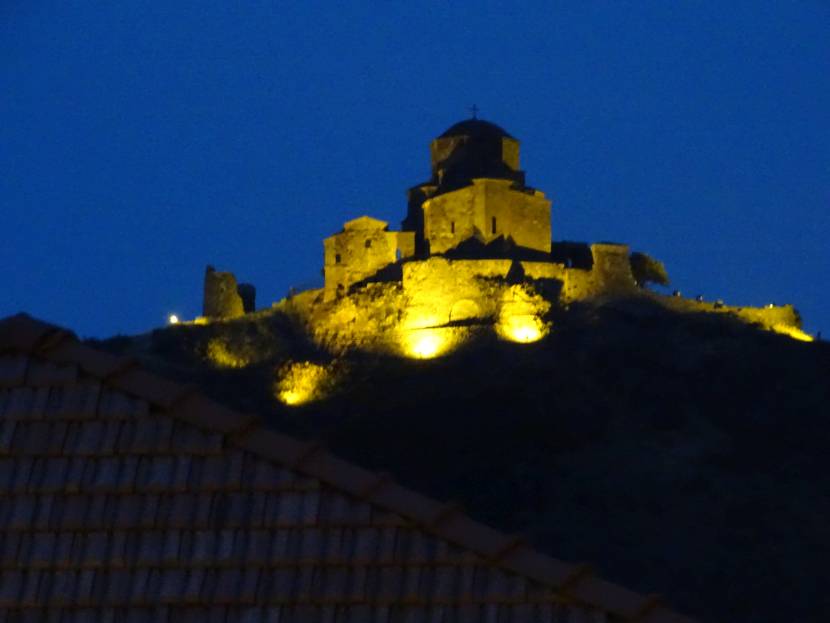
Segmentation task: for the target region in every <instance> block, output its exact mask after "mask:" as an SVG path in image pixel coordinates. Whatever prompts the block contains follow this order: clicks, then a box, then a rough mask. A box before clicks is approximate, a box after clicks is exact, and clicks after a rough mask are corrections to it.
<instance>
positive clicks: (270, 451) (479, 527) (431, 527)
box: [0, 313, 696, 623]
mask: <svg viewBox="0 0 830 623" xmlns="http://www.w3.org/2000/svg"><path fill="white" fill-rule="evenodd" d="M2 352H18V353H25V354H28V355H34V356H41V357H43V358H45V359H48V360H51V361H55V362H57V363H63V364H71V365H77V366H78V367H79V368H80V369H82V370H83V371H84V372H85V373H87V374H89V375H90V376H92V377H94V378H97V379H99V380H100V381H101V382H102V383H104V384H106V385H108V386H110V387H112V388H114V389H118V390H120V391H123V392H125V393H128V394H132V395H133V396H135V397H137V398H141V399H143V400H146V401H147V402H149V403H151V404H153V405H154V406H156V407H158V408H160V409H161V410H162V411H163V412H164V413H165V414H166V415H168V416H170V417H173V418H175V419H179V420H184V421H186V422H187V423H189V424H192V425H195V426H197V427H201V428H203V429H206V430H210V431H213V432H217V433H219V434H221V435H223V436H225V438H226V441H227V442H228V443H229V444H230V445H233V446H235V447H238V448H239V449H242V450H245V451H248V452H251V453H253V454H256V455H257V456H259V457H261V458H263V459H265V460H271V461H275V462H277V463H280V464H281V465H283V466H285V467H288V468H290V469H294V470H296V471H298V472H301V473H303V474H305V475H307V476H310V477H313V478H317V479H319V480H321V481H322V482H325V483H326V484H328V485H330V486H332V487H333V488H335V489H340V490H342V491H345V492H346V493H348V494H349V495H352V496H357V497H362V498H363V499H365V500H366V501H367V502H369V503H371V504H373V505H375V506H380V507H382V508H385V509H386V510H389V511H391V512H394V513H396V514H399V515H401V516H402V517H404V518H406V519H408V520H410V521H412V522H413V523H414V524H416V525H417V526H418V527H419V528H420V529H422V530H424V531H425V532H427V533H430V534H432V535H434V536H436V537H439V538H442V539H445V540H447V541H450V542H452V543H454V544H456V545H459V546H461V547H464V548H466V549H469V550H471V551H472V552H474V553H475V554H477V555H479V556H481V557H482V558H483V559H485V560H488V561H490V562H491V564H493V565H494V566H497V567H500V568H502V569H504V570H505V571H509V572H511V573H515V574H518V575H522V576H524V577H526V578H529V579H531V580H533V581H535V582H538V583H539V584H542V585H544V586H547V587H549V588H550V589H552V590H554V591H557V592H559V593H561V594H562V595H563V596H565V597H567V598H571V599H573V600H574V601H576V602H579V603H582V604H584V605H586V606H589V607H594V608H599V609H601V610H604V611H606V612H609V613H610V614H612V615H615V616H616V617H618V618H620V619H621V620H622V621H628V622H632V623H633V622H635V621H636V622H642V623H696V621H695V620H694V619H691V618H689V617H686V616H683V615H680V614H677V613H675V612H672V611H670V610H669V609H668V608H666V607H665V606H663V605H662V603H661V602H660V601H659V600H657V599H656V598H655V596H653V595H645V596H644V595H640V594H638V593H635V592H633V591H630V590H628V589H626V588H623V587H621V586H619V585H616V584H612V583H610V582H606V581H604V580H602V579H601V578H597V577H595V576H593V575H591V574H590V572H588V571H586V570H587V569H588V567H586V566H585V565H576V564H572V563H567V562H564V561H561V560H558V559H556V558H553V557H551V556H548V555H546V554H543V553H541V552H538V551H537V550H535V549H533V548H531V547H528V546H527V545H525V544H523V543H521V542H520V541H518V540H517V539H516V537H515V536H513V535H508V534H505V533H502V532H499V531H497V530H494V529H493V528H490V527H488V526H486V525H484V524H482V523H480V522H478V521H476V520H474V519H472V518H471V517H469V516H467V515H465V514H464V513H462V512H460V511H458V510H453V509H450V512H448V510H447V509H448V505H447V504H444V503H441V502H438V501H436V500H433V499H431V498H428V497H426V496H424V495H422V494H420V493H417V492H415V491H414V490H411V489H408V488H406V487H403V486H401V485H398V484H396V483H395V482H394V481H393V480H391V479H390V478H389V477H388V476H387V475H385V474H379V473H377V472H373V471H370V470H367V469H364V468H362V467H359V466H358V465H356V464H354V463H350V462H348V461H345V460H343V459H340V458H338V457H336V456H335V455H332V454H330V453H329V452H327V451H326V450H324V449H322V448H321V447H320V446H319V445H318V444H316V443H314V442H307V441H301V440H299V439H295V438H293V437H290V436H288V435H285V434H283V433H279V432H276V431H271V430H268V429H265V428H264V427H262V424H261V421H260V419H259V418H258V417H257V416H252V415H246V414H243V413H240V412H237V411H233V410H232V409H229V408H227V407H224V406H222V405H220V404H218V403H216V402H215V401H213V400H211V399H210V398H208V397H206V396H204V395H203V394H201V393H199V392H198V391H196V390H194V388H192V387H190V386H185V385H181V384H177V383H173V382H171V381H169V380H167V379H164V378H163V377H161V376H158V375H155V374H153V373H151V372H148V371H146V370H144V369H143V368H141V367H139V366H136V365H135V362H134V361H132V360H130V359H129V358H127V357H118V356H114V355H111V354H108V353H104V352H102V351H99V350H96V349H94V348H92V347H90V346H87V345H85V344H82V343H81V342H79V341H78V339H77V337H76V336H75V334H74V333H72V332H70V331H66V330H65V329H62V328H60V327H57V326H55V325H52V324H48V323H46V322H42V321H40V320H37V319H35V318H32V317H31V316H29V315H28V314H25V313H19V314H16V315H14V316H9V317H7V318H4V319H2V320H0V353H2Z"/></svg>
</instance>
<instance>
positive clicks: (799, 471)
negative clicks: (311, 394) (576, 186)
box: [95, 299, 830, 623]
mask: <svg viewBox="0 0 830 623" xmlns="http://www.w3.org/2000/svg"><path fill="white" fill-rule="evenodd" d="M550 320H551V322H552V326H553V330H552V331H551V333H550V334H549V335H548V336H547V337H546V338H544V339H543V340H541V341H539V342H536V343H533V344H513V343H506V342H502V341H499V340H497V339H496V338H495V337H492V338H490V337H480V338H479V339H477V340H475V341H473V342H471V343H469V344H467V345H465V346H464V347H463V348H461V349H459V350H458V351H456V352H454V353H452V354H450V355H448V356H446V357H443V358H439V359H433V360H409V359H402V358H396V357H390V356H381V355H375V354H369V353H361V352H351V353H346V354H343V355H340V356H339V357H336V358H335V357H334V356H332V355H331V354H329V353H327V352H325V351H323V350H321V349H319V348H318V347H316V346H315V345H314V344H312V343H311V342H310V341H309V340H308V339H307V338H306V336H305V334H304V331H303V328H302V326H300V324H298V322H297V320H296V319H295V318H293V317H292V316H291V315H290V314H288V313H285V312H283V311H268V312H262V313H258V314H254V315H250V316H245V317H243V318H240V319H238V320H235V321H229V322H221V323H211V324H208V325H204V326H195V325H190V326H188V325H179V326H172V327H168V328H164V329H159V330H156V331H154V332H152V333H150V334H146V335H141V336H134V337H124V336H119V337H114V338H111V339H109V340H104V341H96V342H95V345H96V346H97V347H99V348H104V349H107V350H110V351H112V352H116V353H119V354H125V355H131V356H133V357H136V358H138V359H140V360H141V362H142V363H143V364H144V365H146V366H148V367H150V368H152V369H154V370H155V371H157V372H159V373H161V374H164V375H166V376H168V377H171V378H174V379H176V380H180V381H185V382H190V383H194V384H196V385H198V386H200V388H201V389H202V390H204V391H205V392H206V393H208V394H209V395H211V396H212V397H213V398H215V399H217V400H219V401H222V402H224V403H226V404H228V405H230V406H233V407H235V408H236V409H239V410H241V411H244V412H249V413H257V414H259V415H261V416H262V417H263V419H265V421H266V422H267V423H268V424H269V425H270V426H272V427H274V428H276V429H279V430H283V431H285V432H289V433H291V434H294V435H298V436H301V437H305V438H309V439H318V440H320V441H321V442H323V443H325V444H326V445H327V446H328V447H329V448H330V449H331V450H332V451H334V452H335V453H337V454H340V455H341V456H343V457H344V458H349V459H352V460H354V461H356V462H359V463H361V464H363V465H365V466H367V467H370V468H373V469H379V470H384V471H387V472H389V473H391V474H392V475H393V476H394V478H396V479H397V480H399V481H400V482H401V483H403V484H406V485H408V486H411V487H413V488H415V489H418V490H421V491H423V492H425V493H428V494H430V495H432V496H435V497H437V498H439V499H445V500H456V501H458V502H459V503H460V504H461V505H462V506H464V507H465V509H466V510H467V511H468V512H470V514H472V515H473V516H474V517H476V518H477V519H480V520H482V521H485V522H489V523H490V524H492V525H493V526H495V527H498V528H501V529H503V530H507V531H511V532H515V533H518V534H521V535H522V536H524V537H525V539H526V540H527V541H528V542H530V543H532V544H533V545H535V546H537V547H538V548H539V549H541V550H543V551H545V552H547V553H550V554H552V555H554V556H557V557H559V558H563V559H565V560H570V561H574V562H588V563H590V564H591V565H592V566H594V567H595V568H596V569H597V570H598V571H599V572H601V573H602V574H603V575H604V576H605V577H607V578H608V579H609V580H611V581H615V582H619V583H621V584H624V585H626V586H628V587H630V588H632V589H634V590H638V591H641V592H656V593H659V594H661V595H663V596H664V597H665V598H666V600H667V601H668V602H669V603H670V604H672V606H673V607H675V608H676V609H678V610H679V611H681V612H685V613H687V614H690V615H693V616H696V617H698V618H700V619H701V620H702V621H711V622H714V621H722V620H745V621H755V622H759V623H763V622H770V623H771V622H773V621H782V620H788V621H805V622H807V621H825V620H826V613H827V612H828V611H830V594H828V593H827V592H826V591H822V590H820V588H819V587H820V585H821V584H822V578H823V577H824V576H823V571H824V568H825V564H826V561H827V560H828V559H830V525H828V522H827V517H828V516H830V452H828V451H827V448H828V447H830V426H828V414H829V413H830V409H828V405H829V404H830V382H828V379H830V376H828V372H830V346H828V344H827V343H825V342H821V341H818V342H814V343H804V342H799V341H796V340H792V339H790V338H788V337H786V336H782V335H777V334H774V333H770V332H766V331H762V330H760V329H758V328H755V327H753V326H750V325H747V324H745V323H743V322H741V321H739V320H736V319H734V318H731V317H730V316H729V315H726V314H706V313H696V314H680V313H677V312H672V311H668V310H666V309H664V308H662V307H660V306H657V305H655V304H653V303H651V302H649V301H648V300H647V299H618V300H605V301H601V302H592V303H581V304H573V305H571V306H570V307H569V308H568V309H555V310H554V311H553V312H552V314H551V318H550ZM217 348H221V349H222V351H223V352H227V353H230V356H229V359H228V361H230V362H232V363H233V365H240V364H241V363H244V364H246V365H242V366H241V367H219V366H217V365H216V363H215V362H216V357H215V356H211V350H212V349H213V350H216V349H217ZM214 355H215V353H214ZM291 360H304V361H318V362H320V363H323V364H326V365H328V366H329V368H330V369H335V370H336V371H337V378H338V380H337V382H336V383H335V384H334V386H333V387H332V388H331V391H330V392H329V394H328V395H327V396H325V397H323V398H321V399H320V400H319V401H316V402H312V403H309V404H305V405H302V406H296V407H288V406H286V405H283V404H281V403H280V402H278V401H277V400H275V398H274V380H275V370H276V369H279V368H280V366H282V365H284V364H285V362H287V361H291Z"/></svg>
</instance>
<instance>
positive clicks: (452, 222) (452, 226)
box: [450, 221, 455, 234]
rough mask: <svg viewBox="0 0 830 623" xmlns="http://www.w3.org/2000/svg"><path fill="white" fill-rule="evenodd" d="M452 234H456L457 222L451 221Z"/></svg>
mask: <svg viewBox="0 0 830 623" xmlns="http://www.w3.org/2000/svg"><path fill="white" fill-rule="evenodd" d="M450 233H451V234H454V233H455V221H450Z"/></svg>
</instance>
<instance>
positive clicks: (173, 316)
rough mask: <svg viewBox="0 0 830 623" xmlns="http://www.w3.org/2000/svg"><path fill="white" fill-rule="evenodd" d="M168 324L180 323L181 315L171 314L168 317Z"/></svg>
mask: <svg viewBox="0 0 830 623" xmlns="http://www.w3.org/2000/svg"><path fill="white" fill-rule="evenodd" d="M167 324H179V317H178V316H177V315H176V314H170V315H169V316H168V317H167Z"/></svg>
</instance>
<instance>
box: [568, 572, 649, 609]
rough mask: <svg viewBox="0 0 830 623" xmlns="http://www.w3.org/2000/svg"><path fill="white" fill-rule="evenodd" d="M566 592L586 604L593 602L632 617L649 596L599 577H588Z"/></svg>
mask: <svg viewBox="0 0 830 623" xmlns="http://www.w3.org/2000/svg"><path fill="white" fill-rule="evenodd" d="M568 594H569V595H571V596H573V597H575V598H577V599H579V600H580V601H582V602H583V603H586V604H594V605H597V606H600V607H602V608H604V609H606V610H610V611H611V612H613V613H615V614H617V615H620V616H623V617H626V618H634V617H635V616H636V615H638V614H639V612H640V611H641V609H642V608H643V606H644V604H645V602H647V601H648V600H649V599H650V598H648V597H643V596H642V595H638V594H637V593H634V592H632V591H629V590H628V589H625V588H622V587H621V586H617V585H616V584H611V583H610V582H606V581H605V580H601V579H599V578H594V577H588V578H586V579H585V580H583V581H581V582H579V583H577V584H576V586H574V587H572V588H570V589H569V590H568Z"/></svg>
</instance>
